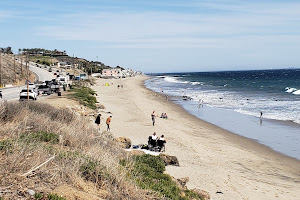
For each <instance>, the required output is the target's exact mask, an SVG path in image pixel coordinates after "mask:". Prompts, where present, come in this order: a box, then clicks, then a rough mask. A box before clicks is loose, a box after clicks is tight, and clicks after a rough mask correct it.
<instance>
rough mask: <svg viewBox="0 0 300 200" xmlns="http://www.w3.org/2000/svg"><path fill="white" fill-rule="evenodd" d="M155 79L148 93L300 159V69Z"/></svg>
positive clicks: (149, 83) (148, 83)
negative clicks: (155, 94)
mask: <svg viewBox="0 0 300 200" xmlns="http://www.w3.org/2000/svg"><path fill="white" fill-rule="evenodd" d="M150 77H151V79H149V80H147V81H146V82H145V86H146V87H147V88H149V89H151V90H153V91H156V92H159V93H163V94H165V95H168V96H169V99H170V100H171V101H174V102H175V103H177V104H178V105H180V106H182V107H183V108H184V109H185V110H186V111H188V112H189V113H191V114H193V115H195V116H196V117H198V118H200V119H202V120H205V121H207V122H210V123H212V124H215V125H217V126H220V127H222V128H224V129H226V130H229V131H231V132H233V133H235V134H238V135H241V136H244V137H247V138H250V139H253V140H256V141H257V142H259V143H262V144H264V145H266V146H268V147H270V148H272V149H273V150H275V151H278V152H280V153H282V154H285V155H287V156H291V157H294V158H297V159H300V69H280V70H249V71H221V72H192V73H167V74H150ZM261 115H262V117H261Z"/></svg>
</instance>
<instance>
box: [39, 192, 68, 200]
mask: <svg viewBox="0 0 300 200" xmlns="http://www.w3.org/2000/svg"><path fill="white" fill-rule="evenodd" d="M34 198H35V199H36V200H42V199H44V200H66V198H64V197H59V196H58V195H57V194H51V193H50V194H47V196H46V197H45V195H44V194H42V193H38V192H37V193H35V194H34Z"/></svg>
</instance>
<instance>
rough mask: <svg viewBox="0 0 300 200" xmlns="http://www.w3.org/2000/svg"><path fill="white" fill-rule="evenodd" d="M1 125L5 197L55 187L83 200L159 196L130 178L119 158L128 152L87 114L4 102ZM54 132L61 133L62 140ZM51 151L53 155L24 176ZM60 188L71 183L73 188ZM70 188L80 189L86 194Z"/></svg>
mask: <svg viewBox="0 0 300 200" xmlns="http://www.w3.org/2000/svg"><path fill="white" fill-rule="evenodd" d="M0 127H1V128H0V169H1V170H0V197H4V199H9V198H12V199H16V198H20V199H22V198H27V197H28V196H26V195H27V194H26V192H25V191H26V189H32V190H34V191H36V192H44V193H47V192H51V191H56V192H57V193H58V194H59V195H60V194H62V195H66V196H68V198H70V199H76V198H77V199H84V198H83V196H84V194H86V195H87V196H93V198H95V199H96V198H98V199H155V197H154V196H153V194H151V193H149V192H146V191H144V190H139V189H137V188H136V186H135V184H134V183H132V182H131V181H130V180H128V178H126V177H128V176H126V174H127V173H129V172H128V171H126V170H125V169H124V168H123V167H121V166H120V165H119V162H120V159H124V158H127V156H128V155H127V154H126V153H125V152H124V151H123V150H121V149H120V147H119V146H117V145H116V144H115V143H114V142H113V140H112V137H111V135H109V134H108V133H106V132H103V133H102V134H100V133H98V132H97V130H96V129H95V128H96V127H95V128H94V127H93V126H91V125H90V121H89V120H88V119H86V118H82V117H80V116H78V115H76V114H75V113H73V112H71V111H70V110H68V109H57V108H55V107H52V106H50V105H48V104H41V103H36V102H10V103H7V102H5V103H2V104H1V105H0ZM50 133H51V134H50ZM43 134H45V135H43ZM49 137H50V139H49ZM51 137H54V138H56V137H59V138H60V143H57V142H53V140H51ZM45 138H46V139H45ZM54 141H57V140H56V139H55V140H54ZM53 155H54V156H55V158H54V159H53V160H51V161H49V162H48V163H46V164H44V165H43V166H41V167H39V168H38V169H36V170H34V171H33V172H32V173H30V174H29V175H27V176H22V174H24V173H26V172H28V171H30V170H31V169H32V168H34V167H37V166H39V165H40V164H42V163H44V162H45V161H47V160H48V159H49V158H50V157H52V156H53ZM62 188H70V190H69V193H68V192H67V191H65V190H63V189H62ZM72 191H74V192H75V193H77V192H79V191H80V194H81V195H82V198H80V197H79V196H78V195H79V193H78V195H77V196H76V195H75V194H73V193H72ZM76 191H77V192H76ZM22 195H23V196H22ZM28 198H29V197H28Z"/></svg>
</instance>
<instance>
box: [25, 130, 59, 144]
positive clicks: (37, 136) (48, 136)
mask: <svg viewBox="0 0 300 200" xmlns="http://www.w3.org/2000/svg"><path fill="white" fill-rule="evenodd" d="M20 139H21V140H23V141H25V142H50V143H52V144H57V143H58V142H59V136H58V135H57V134H55V133H48V132H42V131H39V132H35V133H29V134H27V133H26V134H23V135H21V137H20Z"/></svg>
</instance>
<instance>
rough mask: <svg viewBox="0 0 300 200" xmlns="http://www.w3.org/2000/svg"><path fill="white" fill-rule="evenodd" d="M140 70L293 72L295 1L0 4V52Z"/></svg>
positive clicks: (299, 7)
mask: <svg viewBox="0 0 300 200" xmlns="http://www.w3.org/2000/svg"><path fill="white" fill-rule="evenodd" d="M7 46H11V47H12V48H13V50H15V51H17V50H18V49H19V48H45V49H50V50H54V49H58V50H61V51H63V50H65V51H67V53H68V55H70V56H73V55H74V56H75V57H80V58H85V59H88V60H90V61H92V60H93V61H97V60H98V61H101V62H103V63H104V64H106V65H109V66H111V67H116V66H121V67H124V68H131V69H135V70H140V71H143V72H145V73H157V72H201V71H222V70H251V69H276V68H299V67H300V55H299V52H300V1H298V0H297V1H296V0H252V1H245V0H244V1H241V0H185V1H179V0H151V1H146V0H130V1H127V0H51V1H41V0H26V1H24V0H9V1H4V0H2V1H0V47H7Z"/></svg>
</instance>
